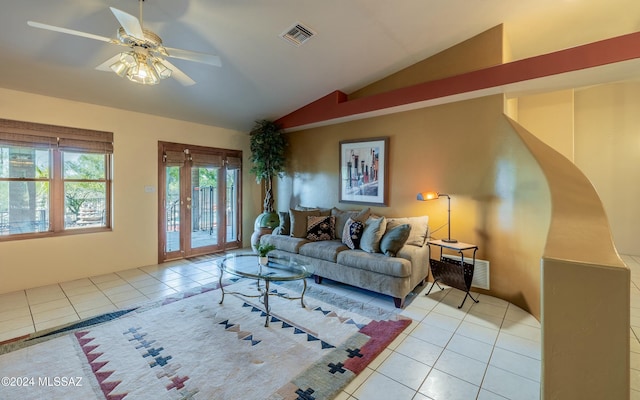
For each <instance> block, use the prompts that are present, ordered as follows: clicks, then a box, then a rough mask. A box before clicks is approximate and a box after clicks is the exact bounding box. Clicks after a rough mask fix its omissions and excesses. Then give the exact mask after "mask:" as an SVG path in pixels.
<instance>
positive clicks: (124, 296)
mask: <svg viewBox="0 0 640 400" xmlns="http://www.w3.org/2000/svg"><path fill="white" fill-rule="evenodd" d="M107 297H109V300H111V301H112V302H113V303H114V304H115V305H118V303H122V302H125V301H128V300H131V299H135V298H144V299H146V297H145V296H144V295H143V294H142V293H140V292H138V291H137V290H135V289H133V290H129V291H126V292H121V293H115V294H113V295H108V296H107Z"/></svg>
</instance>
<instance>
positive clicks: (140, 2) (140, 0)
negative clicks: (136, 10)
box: [138, 0, 144, 29]
mask: <svg viewBox="0 0 640 400" xmlns="http://www.w3.org/2000/svg"><path fill="white" fill-rule="evenodd" d="M142 2H144V0H139V1H138V3H139V4H140V27H141V28H142V29H144V26H142Z"/></svg>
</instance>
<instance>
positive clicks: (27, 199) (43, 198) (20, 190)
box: [0, 181, 49, 235]
mask: <svg viewBox="0 0 640 400" xmlns="http://www.w3.org/2000/svg"><path fill="white" fill-rule="evenodd" d="M48 230H49V182H34V181H20V182H7V181H4V182H0V235H11V234H20V233H33V232H45V231H48Z"/></svg>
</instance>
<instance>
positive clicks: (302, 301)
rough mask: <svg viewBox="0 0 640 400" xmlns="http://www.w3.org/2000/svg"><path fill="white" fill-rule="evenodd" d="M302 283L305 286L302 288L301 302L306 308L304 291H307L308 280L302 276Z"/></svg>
mask: <svg viewBox="0 0 640 400" xmlns="http://www.w3.org/2000/svg"><path fill="white" fill-rule="evenodd" d="M302 284H303V286H302V287H303V288H302V296H300V304H301V305H302V308H305V307H306V306H305V305H304V293H305V292H306V291H307V280H306V279H305V278H302Z"/></svg>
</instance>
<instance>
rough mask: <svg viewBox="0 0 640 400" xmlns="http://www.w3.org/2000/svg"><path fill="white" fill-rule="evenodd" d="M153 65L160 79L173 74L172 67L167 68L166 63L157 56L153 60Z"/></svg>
mask: <svg viewBox="0 0 640 400" xmlns="http://www.w3.org/2000/svg"><path fill="white" fill-rule="evenodd" d="M151 65H153V69H154V70H155V71H156V73H157V74H158V76H159V77H160V79H167V78H168V77H170V76H171V72H172V71H171V69H169V68H167V66H166V65H164V64H163V63H162V61H161V60H159V59H157V58H156V59H155V60H153V63H152V64H151Z"/></svg>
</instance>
